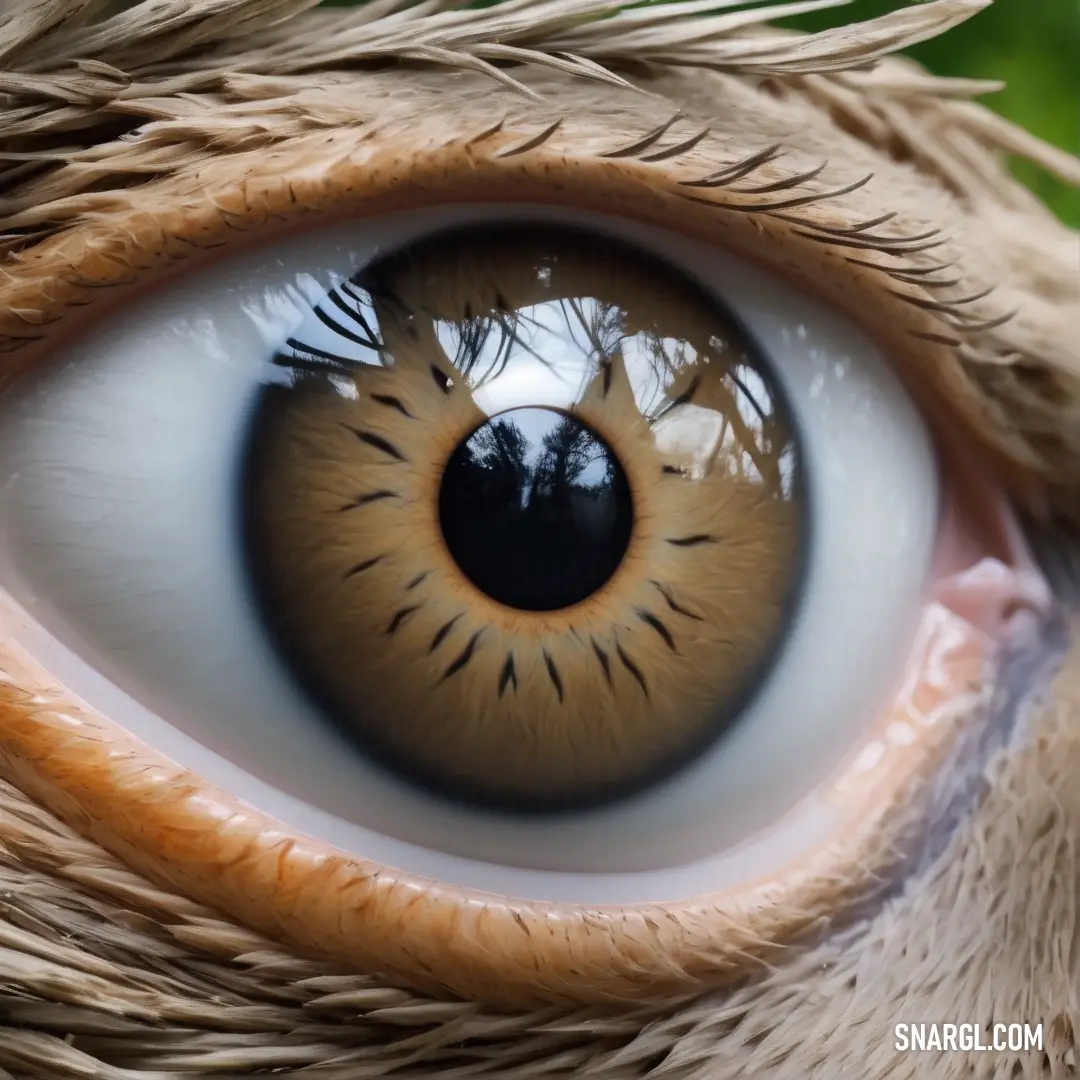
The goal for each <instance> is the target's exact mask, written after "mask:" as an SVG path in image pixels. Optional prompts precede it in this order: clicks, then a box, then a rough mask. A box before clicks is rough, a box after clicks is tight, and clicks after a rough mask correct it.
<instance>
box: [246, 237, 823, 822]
mask: <svg viewBox="0 0 1080 1080" xmlns="http://www.w3.org/2000/svg"><path fill="white" fill-rule="evenodd" d="M275 362H276V363H277V364H278V365H280V366H281V367H282V368H283V369H284V372H285V373H286V381H285V383H284V384H281V383H275V384H273V385H270V386H268V387H267V388H266V389H265V390H264V391H263V396H262V398H261V400H260V402H259V405H258V408H257V410H256V416H255V420H254V422H253V425H252V430H251V435H250V439H249V443H248V450H247V457H246V464H245V473H244V515H243V535H244V544H245V551H246V554H247V559H248V564H249V569H250V575H251V581H252V585H253V592H254V595H255V597H256V600H257V603H258V606H259V608H260V611H261V614H262V617H263V619H264V621H265V624H266V627H267V630H268V632H269V634H270V635H271V637H272V638H273V640H274V643H275V646H276V648H277V649H278V651H279V653H280V656H281V658H282V661H283V663H285V664H286V666H287V667H288V668H289V669H290V670H291V671H292V672H293V674H294V675H295V677H296V679H297V680H298V682H299V684H300V685H301V686H302V688H303V689H304V691H305V692H306V693H307V694H308V696H309V697H310V699H311V700H313V701H314V702H315V703H316V704H317V705H318V707H319V708H320V709H321V710H322V711H323V712H324V713H325V715H326V716H327V718H328V719H330V720H332V721H333V722H335V723H336V724H337V725H338V726H339V727H341V728H342V729H343V730H345V731H346V732H347V733H348V734H349V735H350V736H351V737H352V738H353V739H354V740H355V741H356V742H357V743H358V744H359V745H360V747H361V748H362V749H363V750H364V751H365V752H366V753H367V754H368V755H369V756H371V757H372V758H374V759H375V760H376V761H378V762H380V763H382V764H383V765H384V766H386V767H388V768H389V769H390V770H392V771H393V772H395V773H396V774H398V775H399V776H401V777H403V778H405V779H408V780H409V781H411V782H414V783H417V784H420V785H422V786H424V787H425V788H427V789H428V790H430V791H433V792H437V793H440V794H443V795H445V796H448V797H451V798H454V799H456V800H458V801H462V802H465V803H471V804H476V805H484V806H488V807H492V808H496V809H500V810H504V811H510V812H525V811H542V810H562V809H568V808H570V807H576V806H584V805H595V804H599V803H603V802H606V801H610V800H613V799H617V798H621V797H625V796H627V795H629V794H632V793H635V792H638V791H640V790H642V789H643V788H644V787H646V786H648V785H650V784H652V783H655V782H658V781H659V780H661V779H663V778H666V777H668V776H670V775H671V774H672V773H673V772H674V771H675V770H676V769H678V768H679V767H681V766H682V765H684V764H686V763H687V762H688V761H689V760H690V759H692V758H693V757H694V756H695V755H697V754H698V753H700V752H701V751H702V750H703V749H704V748H705V747H707V746H708V745H709V744H710V743H711V742H712V741H713V740H715V739H716V738H717V737H718V736H719V735H720V734H722V733H723V731H724V730H725V729H726V728H727V727H728V726H729V725H730V724H731V723H732V722H733V721H734V720H735V719H737V717H738V714H739V712H740V710H741V709H742V707H743V706H744V705H745V703H746V701H747V698H748V696H749V695H750V694H751V693H752V692H753V691H754V689H755V688H756V685H757V683H758V682H759V681H760V678H761V676H762V674H763V673H764V671H765V669H766V668H767V666H768V663H769V661H770V659H771V658H772V656H773V655H774V654H775V651H776V649H777V647H778V646H779V643H780V641H781V638H782V637H783V633H782V632H783V629H784V624H785V616H786V612H787V611H788V607H789V604H790V602H791V600H792V597H793V594H794V591H795V585H796V582H797V578H798V576H799V574H798V572H799V569H800V567H801V564H802V561H803V554H804V552H803V548H804V543H803V532H804V531H805V530H804V528H803V526H804V517H805V513H804V509H805V508H804V504H803V499H802V495H801V479H800V462H799V450H798V445H797V442H796V440H795V437H794V434H793V432H792V429H791V426H790V424H789V423H788V421H787V418H786V415H785V412H784V409H783V407H782V402H781V401H780V400H779V395H778V391H777V389H776V387H775V384H774V382H773V380H772V379H771V377H770V375H769V372H768V371H767V369H766V368H765V367H764V366H763V365H762V364H761V362H760V361H758V360H756V359H755V358H754V354H753V348H752V346H751V344H750V342H748V341H747V340H746V338H745V336H744V335H743V334H742V333H741V332H740V331H739V330H738V328H737V327H736V326H735V325H734V324H733V322H732V320H731V318H730V316H728V315H727V314H726V313H725V311H724V310H723V308H721V307H720V306H719V304H718V303H717V302H716V301H715V300H714V299H713V298H712V297H711V296H709V295H708V294H707V293H705V292H704V291H703V290H702V289H701V288H700V287H699V286H698V285H696V284H695V283H694V282H693V281H691V280H689V279H688V278H686V277H685V276H684V275H683V274H681V273H680V272H679V271H678V270H676V269H675V268H673V267H671V266H670V265H668V264H667V263H665V262H662V261H661V260H659V259H658V258H656V257H655V256H653V255H650V254H648V253H647V252H644V251H642V250H639V249H637V248H634V247H631V246H629V245H627V244H626V243H624V242H622V241H618V240H615V239H613V238H610V237H607V236H602V235H592V234H588V233H584V232H579V231H573V230H563V229H552V228H550V227H544V228H540V227H537V226H530V225H520V226H509V227H508V226H500V228H499V229H498V230H495V229H492V228H470V229H465V230H459V231H455V232H451V233H441V234H439V235H437V236H433V237H427V238H425V239H423V240H421V241H419V242H416V243H413V244H412V245H410V246H408V247H406V248H404V249H402V250H399V251H397V252H395V253H393V254H391V255H389V256H386V257H383V258H381V259H379V260H377V261H376V262H374V263H372V264H371V265H369V266H368V267H366V268H365V269H364V270H362V271H361V272H360V273H358V274H357V275H355V276H354V277H353V278H352V279H351V280H350V281H348V282H345V283H343V284H342V285H340V286H338V287H337V288H336V289H334V290H333V291H332V292H331V293H329V294H328V295H327V296H326V297H325V298H324V300H323V301H321V302H320V303H319V304H318V305H317V307H316V308H315V309H314V310H313V311H312V314H311V317H310V318H309V319H308V320H307V322H305V324H304V325H303V326H302V327H301V328H300V330H298V331H297V334H296V335H295V336H294V337H293V338H290V339H289V341H288V342H287V343H286V345H285V347H284V348H283V349H282V350H281V351H280V352H279V354H278V355H277V356H276V357H275Z"/></svg>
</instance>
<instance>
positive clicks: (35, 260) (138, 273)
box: [0, 99, 1060, 504]
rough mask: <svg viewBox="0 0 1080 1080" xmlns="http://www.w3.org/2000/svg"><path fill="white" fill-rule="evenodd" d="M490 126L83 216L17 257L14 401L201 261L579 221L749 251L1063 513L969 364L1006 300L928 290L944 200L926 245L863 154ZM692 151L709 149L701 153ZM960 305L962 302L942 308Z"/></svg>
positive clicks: (237, 171)
mask: <svg viewBox="0 0 1080 1080" xmlns="http://www.w3.org/2000/svg"><path fill="white" fill-rule="evenodd" d="M511 100H514V99H511ZM429 104H431V103H429ZM413 107H414V108H415V107H416V106H413ZM492 108H493V106H491V105H485V106H483V107H481V106H479V105H474V107H473V108H472V109H465V110H463V111H461V112H460V114H455V115H454V116H447V115H445V114H443V115H439V107H438V105H437V104H432V105H431V107H430V108H428V109H426V110H424V111H423V112H422V113H421V114H419V115H408V116H404V115H400V113H401V112H402V106H401V105H400V103H399V104H398V108H397V112H398V113H399V115H397V116H393V115H392V118H391V119H390V120H389V121H386V122H385V123H383V124H382V125H381V126H379V127H378V128H376V127H374V126H369V127H368V128H367V129H362V130H361V132H359V133H358V132H356V131H355V129H352V128H347V129H344V130H337V131H334V132H332V133H329V134H327V133H318V134H315V135H309V136H303V137H297V138H295V139H291V140H287V141H285V142H283V143H281V144H279V145H278V146H276V147H275V148H273V149H271V150H269V151H265V150H263V151H260V152H258V153H255V152H246V153H244V152H241V153H234V154H226V155H223V156H222V157H220V158H218V159H213V160H210V161H205V160H204V161H199V162H198V164H197V165H196V166H194V167H192V168H183V167H177V168H176V169H175V170H174V171H173V173H172V174H171V175H168V176H166V177H163V178H162V179H159V180H156V181H154V182H152V183H150V184H148V185H145V186H142V187H136V188H130V189H120V190H115V191H112V192H110V193H108V194H105V195H100V196H95V195H85V196H82V197H80V199H79V200H78V202H79V203H80V204H81V205H82V206H84V207H85V209H86V214H85V216H84V218H83V219H82V221H81V222H80V223H79V224H77V225H76V227H75V228H74V229H72V230H71V231H70V232H68V233H61V234H58V235H55V236H53V237H51V238H50V239H47V240H44V241H41V242H40V243H38V244H37V245H36V246H35V247H33V248H31V249H29V250H28V251H26V252H24V253H22V254H21V255H19V256H18V257H17V259H18V261H17V262H16V264H15V266H14V267H13V268H12V270H11V271H9V276H8V277H7V278H6V279H5V280H4V281H3V282H0V311H4V310H5V308H6V312H7V314H6V315H0V353H7V354H8V360H7V361H6V362H5V363H4V365H3V368H2V369H0V390H2V389H3V386H4V385H5V384H6V383H7V382H8V381H10V380H11V379H12V378H14V377H16V376H17V374H18V373H19V372H20V371H22V370H25V369H26V368H27V367H28V366H29V365H30V364H31V363H33V362H34V358H35V357H40V356H42V355H43V354H44V352H45V351H46V350H47V349H48V348H49V347H50V346H51V345H52V344H55V342H56V341H57V340H59V339H60V338H61V336H62V335H64V334H66V333H74V332H78V330H79V328H80V327H81V326H83V325H85V324H86V322H87V321H88V320H89V319H91V318H93V317H95V316H97V317H100V314H101V312H102V311H103V310H105V309H107V306H108V305H109V304H110V303H113V302H119V301H120V300H121V299H126V298H128V297H130V295H131V294H130V292H128V291H127V288H126V286H129V285H130V286H131V287H132V288H140V287H149V286H150V285H151V284H155V283H156V282H158V281H160V280H161V278H162V277H163V275H165V274H167V273H168V272H169V271H170V270H175V269H177V268H180V267H183V266H184V265H185V264H187V265H197V261H196V263H191V260H192V258H193V257H194V258H195V259H196V260H198V259H201V258H205V257H207V255H206V251H207V250H209V249H217V248H224V247H226V246H231V245H233V244H235V243H238V242H241V241H243V240H245V238H247V240H248V242H254V241H256V240H265V239H273V238H276V237H278V236H280V235H281V234H282V232H284V231H287V230H292V229H298V228H303V227H305V226H310V225H312V224H316V223H321V222H323V221H326V220H333V219H335V218H340V217H343V216H353V217H355V216H358V215H360V216H368V215H377V214H380V213H383V212H386V211H390V210H394V209H402V208H406V209H407V208H411V207H414V206H417V205H429V204H431V203H434V202H446V203H453V202H458V201H469V202H476V201H478V200H484V199H488V200H491V201H507V200H510V201H515V202H522V203H530V202H532V203H545V204H548V205H552V204H555V205H557V204H560V203H561V204H567V205H572V206H575V207H577V208H581V209H590V208H593V209H597V210H601V211H604V212H608V213H622V214H624V215H625V216H627V217H628V218H630V219H636V220H641V221H645V222H648V223H651V224H659V225H661V226H663V227H666V228H669V229H672V230H674V231H682V232H685V233H687V234H689V235H694V236H697V237H699V238H703V239H707V240H709V241H711V242H715V243H717V244H720V245H721V246H727V247H731V248H734V249H736V250H738V251H739V252H740V253H741V254H745V255H746V256H748V257H750V258H752V259H755V260H757V261H760V262H763V263H765V264H767V265H768V266H769V267H770V268H771V269H772V270H773V271H774V272H775V271H779V272H781V273H782V274H785V275H787V276H789V277H793V278H795V279H796V280H797V282H798V283H799V285H800V286H801V287H803V288H805V289H808V290H810V291H813V292H817V293H819V294H822V295H824V296H825V297H826V298H827V299H828V300H829V301H830V302H832V303H834V304H837V305H838V306H840V307H842V308H843V309H844V310H845V311H847V312H848V313H849V314H850V315H851V316H852V317H853V318H854V319H855V320H856V321H857V322H859V323H860V324H862V326H863V327H864V329H866V330H867V331H868V332H869V333H870V334H871V335H872V336H873V337H874V338H875V339H877V341H878V342H879V344H881V345H882V346H883V348H884V349H885V351H886V353H887V354H888V355H890V356H891V357H892V358H893V359H894V361H895V362H896V363H897V365H898V367H899V368H900V373H901V375H902V377H905V378H906V381H907V383H908V388H909V391H910V392H911V393H912V394H913V395H914V396H916V398H917V399H919V401H920V403H921V404H922V405H923V406H924V407H926V408H928V409H929V410H930V411H936V412H939V413H943V414H944V415H945V416H947V417H948V418H949V422H950V423H958V424H960V425H961V426H962V427H963V428H964V430H965V431H966V432H967V434H968V435H969V436H970V437H971V438H972V439H973V440H974V441H975V442H977V443H980V444H982V446H983V447H984V449H985V451H987V453H988V459H989V460H990V461H992V462H993V464H994V467H995V469H996V470H997V471H998V475H999V476H1000V478H1001V479H1002V481H1003V482H1004V483H1005V484H1006V486H1007V488H1008V489H1009V490H1010V492H1011V493H1012V494H1013V495H1014V497H1016V498H1018V499H1021V500H1022V501H1023V502H1024V503H1025V504H1030V503H1036V504H1037V503H1038V502H1039V501H1040V499H1041V501H1042V502H1044V503H1045V502H1046V499H1047V498H1048V497H1050V496H1048V494H1047V488H1048V485H1049V484H1052V483H1053V482H1054V478H1053V477H1048V476H1046V475H1044V473H1043V469H1042V463H1041V462H1040V461H1039V460H1038V458H1037V456H1036V455H1034V454H1033V453H1032V450H1031V447H1030V446H1029V445H1027V444H1026V443H1025V441H1024V439H1023V438H1022V437H1021V436H1020V435H1019V434H1018V433H1017V430H1016V426H1015V424H1010V423H1009V422H1008V420H1007V418H1006V417H1005V415H1004V414H1003V413H1002V409H1001V403H1000V402H998V401H996V400H995V399H994V396H993V387H991V388H990V392H987V387H986V386H985V385H984V386H982V387H979V386H977V385H976V384H975V383H974V382H973V372H972V370H969V368H970V365H966V364H965V363H963V362H961V357H962V355H963V354H964V340H965V339H966V336H967V333H968V331H965V330H964V326H965V325H967V326H969V327H974V328H976V329H977V328H978V326H979V324H980V321H982V322H986V321H989V322H994V321H995V319H996V318H1000V317H1001V316H1002V312H1001V309H1000V305H997V304H995V302H994V300H993V298H992V297H990V298H988V299H983V300H978V301H972V302H971V303H964V302H963V301H965V300H966V297H965V296H964V295H962V294H963V293H964V292H965V289H964V286H963V283H962V282H961V283H960V284H958V285H957V286H956V287H955V288H953V289H952V290H947V291H946V292H945V293H943V292H942V291H941V290H939V289H934V288H927V287H926V283H928V282H929V283H931V284H933V282H934V281H935V280H936V279H937V278H940V276H941V275H940V274H936V275H935V274H929V273H927V267H928V266H930V265H933V264H934V263H935V262H940V261H950V260H951V259H952V257H954V256H956V255H957V254H958V253H960V254H962V248H960V249H958V248H957V247H956V246H955V245H952V246H950V245H949V244H947V243H946V241H945V240H944V238H943V234H942V228H943V227H945V226H946V225H947V223H948V222H947V215H946V213H945V212H944V211H946V210H947V209H948V207H947V206H939V205H937V204H938V203H940V201H941V200H940V197H938V198H937V199H928V208H929V209H930V210H932V211H939V212H938V214H937V216H938V219H939V222H940V224H939V225H938V226H937V227H930V228H927V227H925V226H926V225H927V220H926V215H925V214H924V215H922V216H921V217H922V220H921V221H920V225H919V227H916V226H915V225H914V224H913V223H912V222H910V221H908V222H906V223H905V222H904V220H903V218H904V215H903V214H898V215H897V216H896V217H892V213H893V211H892V210H891V209H890V207H889V206H888V205H884V206H883V205H882V202H885V203H886V204H887V202H888V200H889V199H890V197H891V195H890V193H891V192H892V190H893V188H892V187H891V184H890V183H884V182H883V180H887V179H888V177H889V163H887V162H884V161H880V160H879V161H877V162H875V165H876V166H877V168H878V175H877V176H875V177H874V179H873V182H872V183H871V174H870V170H869V169H868V168H865V167H864V166H865V163H866V161H867V155H866V148H865V147H864V146H861V144H859V145H860V147H861V153H860V154H859V155H858V156H857V157H856V158H855V164H854V165H850V164H848V163H847V161H846V160H842V161H841V163H839V164H837V165H835V166H833V165H830V166H829V167H828V168H826V169H825V170H824V172H822V171H821V169H820V168H819V167H820V166H821V165H822V160H821V159H820V158H818V157H814V156H813V155H811V154H810V153H808V152H806V151H805V150H800V149H798V148H797V147H796V146H794V145H783V146H781V145H779V144H775V143H764V142H763V140H761V139H760V138H757V139H755V138H753V137H747V136H746V134H745V133H744V132H741V131H740V130H738V129H737V127H733V129H732V130H731V131H724V130H723V129H724V124H723V122H722V121H719V120H714V121H713V122H712V124H711V129H710V130H709V131H703V130H702V129H701V128H699V127H697V126H695V125H693V124H692V123H691V122H690V121H688V120H677V121H676V122H674V123H672V122H671V117H670V114H668V113H664V112H661V111H659V109H658V110H657V111H656V114H655V119H657V120H658V121H660V122H659V123H657V124H656V125H655V126H653V127H649V126H646V125H647V121H645V122H643V121H642V119H641V115H647V113H648V111H649V110H648V109H646V108H644V107H642V108H638V107H637V103H636V104H635V114H637V118H636V119H635V120H634V121H633V122H632V124H631V123H626V124H625V125H624V127H625V130H624V131H623V132H621V133H620V134H617V135H613V134H612V128H613V123H612V117H611V116H602V115H600V114H599V113H593V112H591V111H589V110H588V109H584V108H583V109H581V111H579V112H578V111H575V112H574V113H573V115H572V116H567V115H563V116H556V117H555V118H554V120H552V121H551V122H548V123H545V122H544V119H543V117H542V115H541V116H536V115H534V116H528V115H522V116H521V117H520V118H516V119H514V120H511V119H510V116H509V114H508V113H507V112H506V111H505V110H504V111H503V112H502V113H501V114H495V113H493V112H492ZM660 108H663V107H660ZM393 112H394V110H391V113H393ZM687 131H690V132H692V133H695V135H701V136H702V137H701V138H700V139H697V138H696V137H695V138H694V139H688V138H687ZM838 137H839V136H838ZM687 143H693V145H692V146H689V147H688V148H683V149H681V150H679V148H680V147H683V146H684V144H687ZM845 150H846V151H850V150H851V148H850V147H845ZM669 151H670V156H668V152H669ZM676 151H678V152H676ZM893 179H894V180H895V179H896V178H893ZM904 183H905V184H906V183H907V180H906V178H905V179H904ZM702 185H704V186H702ZM883 211H884V213H883ZM909 216H910V215H909ZM931 217H933V214H931ZM931 224H933V222H932V221H931ZM942 245H944V246H942ZM943 255H944V256H948V258H944V259H943V257H942V256H943ZM947 276H950V277H953V278H956V277H961V278H962V277H963V273H962V271H961V273H960V274H957V273H955V272H952V273H950V274H949V275H947ZM966 291H967V292H968V293H972V292H974V291H976V290H974V289H968V290H966ZM949 292H952V293H956V294H957V295H958V297H959V299H958V300H955V301H954V300H943V299H942V298H943V296H946V295H948V293H949ZM954 304H959V305H960V306H959V307H957V308H955V311H956V312H958V313H959V316H958V317H960V318H962V319H963V320H964V322H961V323H959V324H957V323H956V319H955V318H954V317H953V311H954V308H953V306H952V305H954ZM79 309H81V310H79ZM984 314H985V315H986V319H983V315H984ZM943 320H944V321H945V322H946V323H949V322H950V321H951V323H952V325H951V326H950V327H949V328H946V326H945V325H944V324H943ZM957 335H960V336H959V337H958V336H957ZM975 373H976V374H977V371H976V372H975ZM983 382H984V383H985V380H983ZM1057 482H1058V484H1059V485H1060V479H1058V481H1057Z"/></svg>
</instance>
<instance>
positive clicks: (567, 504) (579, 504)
mask: <svg viewBox="0 0 1080 1080" xmlns="http://www.w3.org/2000/svg"><path fill="white" fill-rule="evenodd" d="M439 522H440V525H441V527H442V534H443V539H444V541H445V543H446V546H447V548H448V549H449V551H450V554H451V555H452V556H453V557H454V560H455V561H456V562H457V564H458V566H459V567H460V569H461V571H462V573H463V574H464V575H465V576H466V577H467V578H468V579H469V580H470V581H471V582H472V583H473V584H474V585H475V586H476V587H477V588H478V589H480V590H481V591H482V592H484V593H486V594H487V595H488V596H490V597H491V599H492V600H496V601H498V602H499V603H501V604H505V605H506V606H507V607H514V608H521V609H523V610H526V611H554V610H556V609H558V608H565V607H570V606H571V605H573V604H578V603H581V601H583V600H586V599H587V598H588V597H590V596H591V595H592V594H593V593H595V592H596V591H597V590H598V589H600V588H601V587H602V586H603V585H604V584H605V583H606V582H607V581H608V580H609V579H610V578H611V576H612V575H613V574H614V573H615V570H616V569H617V568H618V566H619V563H620V562H621V561H622V558H623V555H625V553H626V548H627V545H628V544H629V543H630V533H631V530H632V526H633V506H632V502H631V498H630V486H629V484H628V482H627V479H626V474H625V472H624V471H623V468H622V465H620V463H619V460H618V458H616V456H615V454H614V453H613V452H612V450H611V447H609V446H608V445H607V443H606V442H604V440H603V439H602V438H601V437H600V436H599V435H598V434H597V433H596V432H595V431H594V430H592V429H591V428H590V427H588V426H587V425H585V424H583V423H582V422H581V421H580V420H578V419H576V418H575V417H573V416H570V415H568V414H567V413H563V412H559V411H557V410H555V409H544V408H523V409H511V410H509V411H507V412H504V413H500V414H499V415H497V416H494V417H492V418H491V419H490V420H488V421H487V422H486V423H484V424H481V425H480V427H478V428H477V429H476V430H475V431H473V433H472V434H471V435H469V436H468V437H467V438H466V439H464V440H463V441H462V442H461V443H460V444H459V445H458V447H457V449H456V450H455V451H454V453H453V454H452V455H451V457H450V460H449V462H448V463H447V466H446V470H445V472H444V473H443V478H442V484H441V487H440V490H439Z"/></svg>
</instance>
